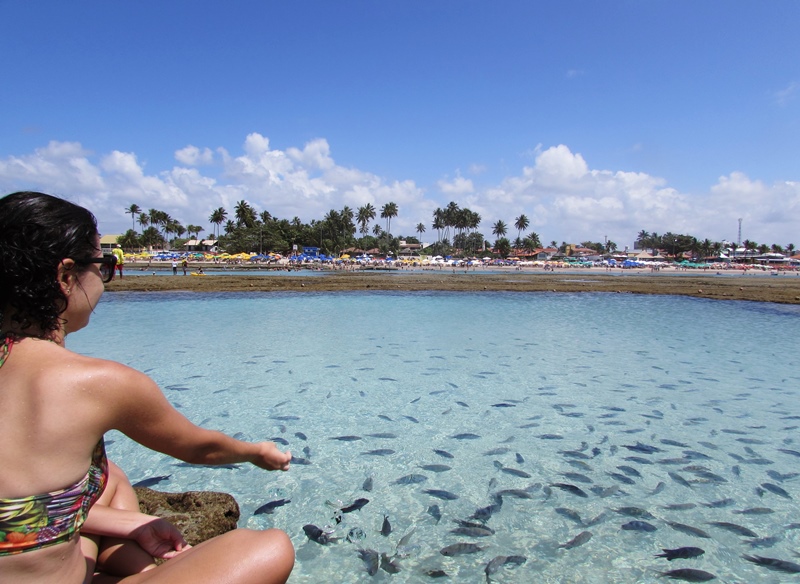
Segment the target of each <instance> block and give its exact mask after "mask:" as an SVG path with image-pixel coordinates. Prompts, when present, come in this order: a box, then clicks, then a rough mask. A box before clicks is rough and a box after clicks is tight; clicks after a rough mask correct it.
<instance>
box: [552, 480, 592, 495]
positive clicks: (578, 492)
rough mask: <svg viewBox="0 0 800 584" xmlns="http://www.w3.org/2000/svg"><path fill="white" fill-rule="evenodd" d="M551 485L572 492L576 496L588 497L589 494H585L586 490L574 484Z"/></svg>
mask: <svg viewBox="0 0 800 584" xmlns="http://www.w3.org/2000/svg"><path fill="white" fill-rule="evenodd" d="M550 486H551V487H557V488H559V489H561V490H562V491H567V492H568V493H572V494H573V495H577V496H578V497H583V498H588V497H589V495H587V494H586V491H584V490H583V489H581V488H580V487H576V486H575V485H571V484H569V483H552V484H551V485H550Z"/></svg>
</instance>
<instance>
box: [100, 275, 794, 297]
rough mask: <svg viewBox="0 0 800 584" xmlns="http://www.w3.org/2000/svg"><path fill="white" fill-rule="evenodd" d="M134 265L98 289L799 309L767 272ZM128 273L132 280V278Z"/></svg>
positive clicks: (787, 280)
mask: <svg viewBox="0 0 800 584" xmlns="http://www.w3.org/2000/svg"><path fill="white" fill-rule="evenodd" d="M134 270H136V268H134V267H131V268H129V271H130V272H132V273H131V274H129V275H128V276H126V277H124V278H123V279H119V278H115V279H114V281H113V282H110V283H109V284H106V289H107V290H108V291H109V292H122V291H136V292H163V291H179V290H183V291H190V292H243V291H248V292H255V291H257V292H332V291H348V290H394V291H397V290H401V291H426V290H431V291H432V290H440V291H449V292H480V291H510V292H609V293H620V294H626V293H627V294H670V295H681V296H695V297H700V298H710V299H715V300H749V301H755V302H776V303H781V304H800V273H798V272H787V273H782V274H779V275H772V274H770V273H769V272H748V273H747V274H744V275H743V274H741V272H735V273H733V272H723V273H720V274H719V275H717V274H716V273H705V274H703V273H696V272H672V271H661V272H649V271H646V270H624V271H622V270H615V271H612V272H607V271H606V270H605V269H575V270H571V269H564V270H557V271H555V272H544V271H543V270H541V269H538V270H533V269H531V270H521V271H520V270H515V269H513V268H509V269H507V270H498V271H496V272H491V273H486V272H483V273H475V272H468V273H465V272H464V270H463V269H461V270H456V271H455V272H453V270H452V269H443V270H432V271H423V270H419V271H410V272H406V271H401V272H397V271H371V270H367V271H356V272H343V271H330V272H322V273H319V274H315V275H314V276H313V277H309V275H298V274H292V273H291V272H281V273H280V274H270V275H252V276H251V275H225V274H220V273H210V274H208V275H206V276H183V275H182V274H181V273H180V272H179V275H177V276H166V275H156V276H152V275H147V276H144V275H138V274H136V273H135V271H134ZM134 274H135V275H134Z"/></svg>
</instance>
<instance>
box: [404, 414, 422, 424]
mask: <svg viewBox="0 0 800 584" xmlns="http://www.w3.org/2000/svg"><path fill="white" fill-rule="evenodd" d="M403 417H404V418H405V419H406V420H409V421H410V422H414V423H415V424H419V420H418V419H416V418H415V417H414V416H403Z"/></svg>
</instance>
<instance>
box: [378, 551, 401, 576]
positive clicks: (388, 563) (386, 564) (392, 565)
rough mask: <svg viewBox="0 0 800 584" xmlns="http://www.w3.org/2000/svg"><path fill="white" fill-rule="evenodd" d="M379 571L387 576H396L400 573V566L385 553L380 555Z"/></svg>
mask: <svg viewBox="0 0 800 584" xmlns="http://www.w3.org/2000/svg"><path fill="white" fill-rule="evenodd" d="M381 570H383V571H384V572H387V573H389V574H397V573H398V572H399V571H400V564H398V563H397V562H396V561H394V559H393V558H390V557H389V556H388V555H387V554H386V553H382V554H381Z"/></svg>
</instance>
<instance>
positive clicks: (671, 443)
mask: <svg viewBox="0 0 800 584" xmlns="http://www.w3.org/2000/svg"><path fill="white" fill-rule="evenodd" d="M659 442H661V444H666V445H667V446H678V447H679V448H689V445H688V444H684V443H683V442H678V441H677V440H669V439H668V438H664V439H662V440H659Z"/></svg>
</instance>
